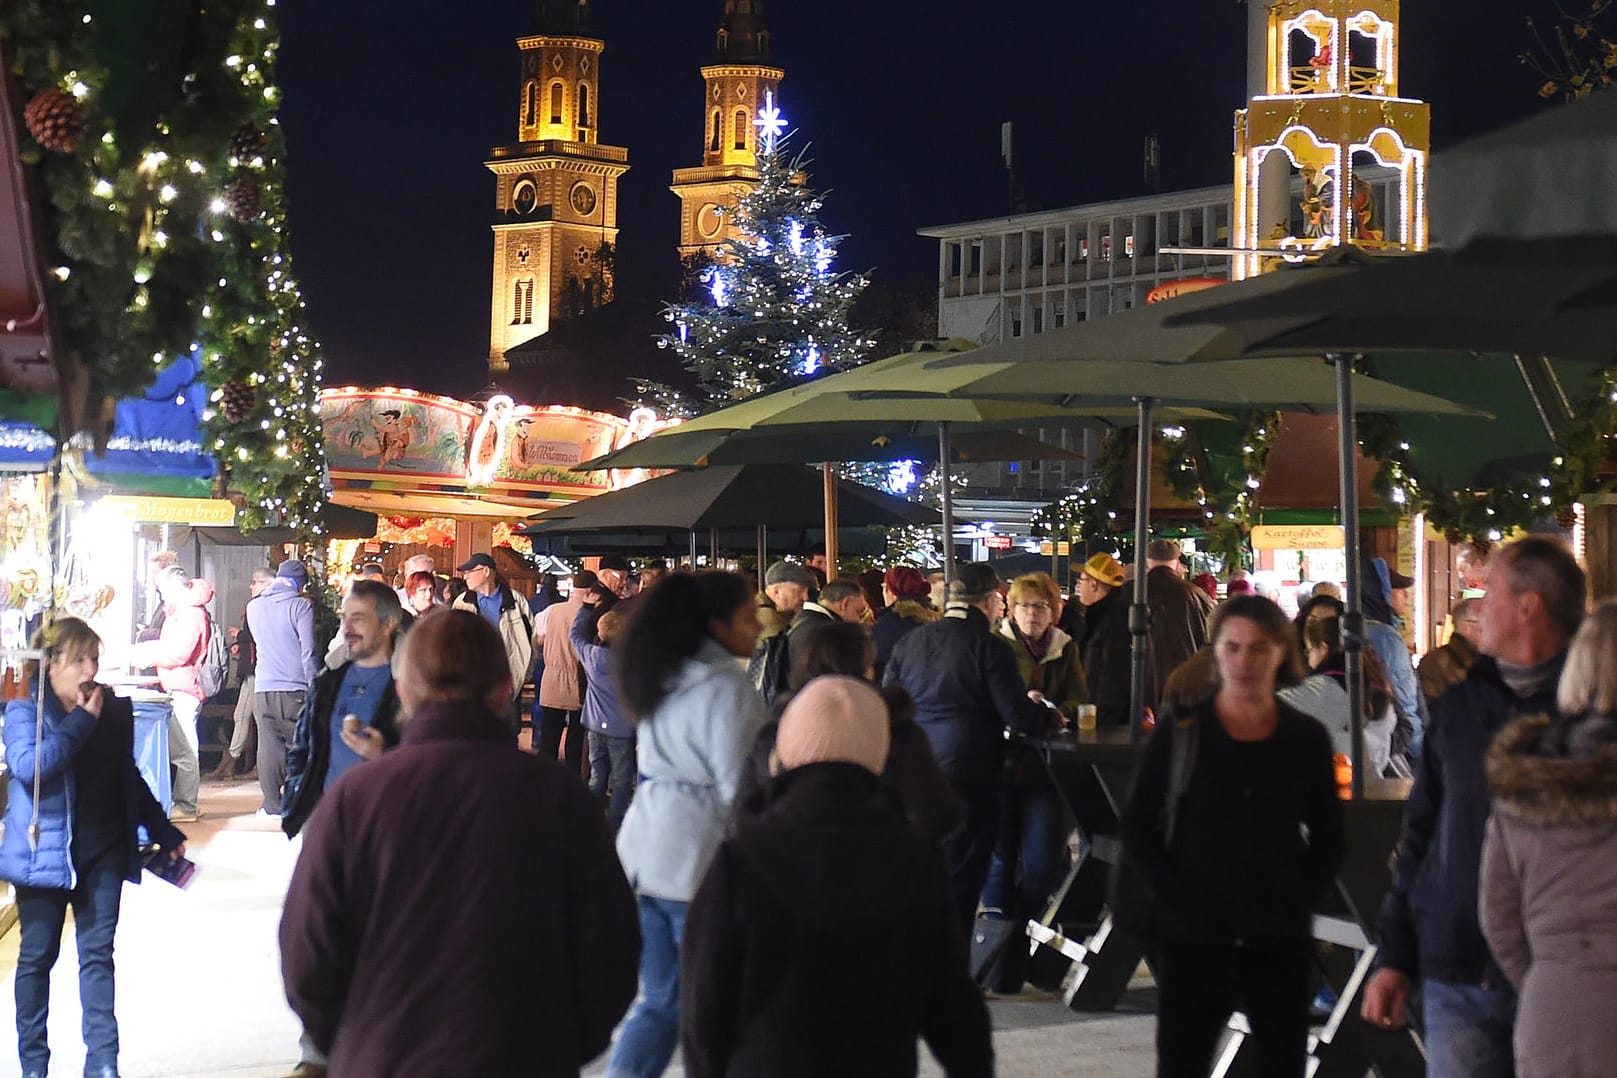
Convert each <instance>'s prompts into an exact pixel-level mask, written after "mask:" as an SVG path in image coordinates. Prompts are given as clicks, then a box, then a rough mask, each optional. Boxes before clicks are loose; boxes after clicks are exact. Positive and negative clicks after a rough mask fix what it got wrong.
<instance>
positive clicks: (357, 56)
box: [279, 0, 1550, 394]
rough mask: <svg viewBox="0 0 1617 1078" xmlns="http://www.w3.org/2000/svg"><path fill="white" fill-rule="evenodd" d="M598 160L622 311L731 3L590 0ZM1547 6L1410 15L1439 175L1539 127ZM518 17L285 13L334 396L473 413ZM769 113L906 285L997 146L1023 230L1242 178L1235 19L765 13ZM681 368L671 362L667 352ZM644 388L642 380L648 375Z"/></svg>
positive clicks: (968, 202)
mask: <svg viewBox="0 0 1617 1078" xmlns="http://www.w3.org/2000/svg"><path fill="white" fill-rule="evenodd" d="M591 6H592V9H593V14H592V18H593V24H594V29H595V35H596V36H597V37H600V38H601V39H603V40H604V41H605V42H606V51H605V53H604V55H603V57H602V81H601V91H600V95H601V100H600V103H599V116H600V139H601V141H602V142H603V143H611V144H614V145H619V146H626V147H628V150H629V163H630V166H631V168H630V171H629V172H628V174H627V175H625V176H624V177H623V179H622V180H621V181H620V184H619V194H620V199H621V207H620V211H619V217H618V224H619V227H620V229H621V234H620V246H619V256H618V273H619V283H620V290H633V291H636V292H638V293H639V294H644V295H656V296H663V295H667V294H669V291H670V286H669V282H670V281H671V280H672V279H673V277H674V275H675V271H676V262H675V256H674V245H675V243H676V242H677V238H678V205H679V204H678V200H677V199H676V198H675V197H674V196H673V195H672V194H671V193H670V192H669V191H668V189H667V188H668V183H669V181H670V172H671V170H672V169H674V168H676V167H685V166H689V165H696V164H700V163H701V148H702V144H701V139H702V125H703V112H702V92H703V83H702V79H701V75H700V73H699V71H698V68H700V67H701V65H703V64H705V63H709V62H711V60H712V49H713V32H714V29H715V28H716V26H717V24H718V17H719V14H720V12H721V11H722V9H723V3H722V0H596V2H595V3H593V4H592V5H591ZM1549 7H1550V3H1549V0H1466V2H1465V3H1463V4H1462V3H1455V2H1454V0H1412V2H1406V3H1405V4H1404V6H1403V42H1404V45H1403V54H1402V55H1403V67H1402V72H1401V74H1402V80H1403V90H1404V93H1405V94H1406V95H1408V96H1413V97H1419V98H1422V99H1425V100H1427V101H1430V102H1431V103H1432V106H1433V109H1432V112H1433V140H1434V144H1435V147H1436V149H1437V150H1438V151H1441V150H1442V148H1443V147H1444V146H1446V145H1450V144H1452V143H1453V142H1455V141H1456V140H1458V139H1461V138H1464V137H1466V136H1468V135H1472V134H1476V133H1478V132H1481V131H1485V130H1487V129H1489V128H1492V127H1495V126H1498V125H1499V124H1501V123H1504V122H1506V121H1508V120H1511V119H1516V118H1519V117H1521V116H1523V115H1526V114H1528V113H1530V112H1532V111H1533V110H1535V109H1537V108H1540V107H1542V103H1541V102H1540V101H1539V99H1538V98H1537V96H1536V93H1535V90H1536V87H1537V86H1538V84H1539V82H1540V81H1541V80H1540V79H1538V78H1537V77H1536V76H1535V75H1533V74H1532V73H1531V72H1530V71H1528V70H1527V69H1526V68H1524V67H1523V66H1522V65H1521V64H1520V63H1518V62H1517V60H1516V57H1517V55H1518V54H1519V53H1521V52H1522V51H1523V50H1524V49H1526V48H1527V47H1528V46H1529V45H1530V43H1531V38H1530V36H1529V34H1528V31H1527V28H1526V26H1525V22H1524V16H1525V15H1526V14H1527V13H1529V12H1534V13H1542V11H1543V10H1545V9H1548V8H1549ZM530 13H531V4H530V3H528V2H525V0H461V2H445V0H389V3H387V4H385V5H383V4H378V3H376V2H375V0H284V2H283V4H282V7H281V17H282V30H283V44H282V51H281V63H280V72H279V74H280V80H281V84H282V88H283V90H284V93H285V98H284V100H285V105H284V109H283V111H282V116H281V119H282V123H283V124H284V125H285V129H286V135H287V141H288V147H289V149H288V162H287V164H288V172H289V179H288V184H289V195H290V199H291V221H292V232H293V251H294V257H295V260H296V269H297V273H298V276H299V277H300V278H301V279H302V283H303V289H304V295H305V298H306V300H307V302H308V305H309V307H310V311H311V322H312V324H313V327H314V329H315V331H316V332H317V333H318V334H319V336H320V337H321V338H322V340H323V341H324V344H325V349H326V358H327V364H328V371H327V381H328V384H332V385H341V384H346V383H349V382H360V383H370V384H376V383H383V382H386V383H392V384H401V385H411V386H415V387H417V388H421V389H428V390H435V391H439V392H454V393H459V394H468V393H470V392H472V391H474V390H476V389H477V388H479V387H481V386H482V385H483V384H484V383H486V381H487V374H486V365H485V364H486V359H487V354H488V289H489V273H490V268H489V259H490V255H491V250H492V241H491V236H490V232H489V227H488V226H489V223H490V219H491V216H492V209H491V207H492V205H493V182H494V181H493V177H492V176H491V174H490V173H489V172H488V171H487V169H485V168H484V167H483V161H484V160H485V159H486V158H487V155H488V150H489V148H490V147H491V146H494V145H496V144H500V143H507V142H512V141H514V140H515V135H516V126H515V122H516V101H517V94H518V90H517V48H516V44H515V39H516V38H517V37H518V36H520V35H523V34H526V33H529V32H531V21H530V19H531V14H530ZM769 17H770V23H771V29H772V31H773V35H774V39H773V62H774V63H775V64H776V65H777V66H779V67H782V68H784V69H785V71H786V79H785V81H784V83H783V84H782V87H781V98H782V100H781V104H782V108H783V110H784V111H785V113H786V116H787V118H788V120H790V121H791V123H792V125H793V126H794V128H795V129H796V130H797V132H798V134H797V142H798V144H801V143H803V142H809V143H811V144H812V145H811V150H810V152H811V155H812V157H813V159H814V165H813V176H812V182H813V183H814V185H815V186H816V188H817V189H819V190H820V191H822V192H827V193H828V196H829V197H828V199H827V204H826V208H825V211H824V213H823V215H822V217H823V220H824V222H825V224H826V226H827V227H828V228H829V229H830V230H832V231H834V232H838V233H845V234H847V239H846V241H845V242H844V244H843V248H842V259H841V263H840V264H841V265H843V266H844V267H849V268H859V269H868V270H871V271H873V275H874V276H875V277H876V279H877V280H878V281H880V282H883V283H886V284H889V285H894V286H897V285H899V284H902V283H903V282H905V281H912V280H915V279H917V278H919V279H921V280H925V281H931V280H932V279H933V278H934V276H935V273H936V259H937V247H936V241H933V240H926V239H922V238H920V237H917V236H916V235H915V229H917V228H919V227H923V226H926V225H933V224H945V223H950V222H955V221H961V220H968V219H971V218H976V217H988V216H997V215H1000V214H1003V213H1006V212H1007V211H1008V210H1009V209H1010V208H1011V202H1010V197H1011V196H1010V192H1009V190H1008V184H1007V178H1006V174H1005V172H1004V169H1003V168H1002V166H1001V162H1000V156H999V150H1000V123H1001V121H1004V120H1012V121H1014V122H1015V124H1016V165H1017V188H1018V194H1019V196H1020V199H1021V203H1022V206H1023V208H1026V209H1046V208H1053V207H1059V206H1069V205H1074V204H1078V203H1083V202H1093V201H1100V200H1104V199H1111V198H1126V197H1131V196H1137V195H1140V194H1144V193H1146V189H1145V186H1144V182H1143V179H1142V175H1141V172H1142V170H1141V151H1142V144H1143V139H1144V136H1145V135H1146V134H1147V133H1148V132H1156V133H1157V134H1158V136H1159V137H1160V140H1161V161H1162V180H1161V183H1162V190H1165V191H1166V190H1175V189H1181V188H1188V187H1198V186H1204V185H1210V184H1216V183H1228V182H1229V181H1230V174H1231V163H1230V147H1231V124H1232V116H1233V112H1234V110H1235V109H1236V108H1238V107H1240V106H1241V105H1242V104H1243V102H1244V98H1245V83H1246V46H1245V43H1246V8H1245V7H1244V6H1242V5H1241V4H1239V3H1237V2H1235V0H1114V2H1112V3H1102V2H1100V0H1012V2H1005V0H1000V2H998V3H988V2H966V0H772V2H771V3H770V9H769ZM668 355H669V360H670V362H673V357H672V353H669V354H668ZM646 373H648V374H655V373H656V372H646Z"/></svg>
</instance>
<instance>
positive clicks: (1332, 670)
mask: <svg viewBox="0 0 1617 1078" xmlns="http://www.w3.org/2000/svg"><path fill="white" fill-rule="evenodd" d="M1303 642H1304V646H1305V648H1306V651H1305V654H1306V656H1307V659H1308V669H1309V671H1310V673H1309V675H1308V677H1306V678H1304V679H1303V680H1302V681H1301V682H1300V683H1298V684H1296V685H1292V686H1290V687H1288V688H1284V689H1281V690H1280V699H1281V700H1283V701H1285V702H1286V703H1288V704H1290V705H1291V706H1292V707H1294V708H1296V709H1297V710H1298V711H1301V712H1302V713H1303V714H1304V715H1312V716H1313V717H1314V718H1316V719H1318V720H1319V721H1320V722H1322V723H1324V724H1325V729H1326V730H1328V731H1330V735H1331V747H1332V748H1334V749H1335V750H1336V752H1337V753H1339V754H1340V755H1343V756H1350V757H1351V756H1352V755H1353V722H1352V719H1353V716H1352V714H1351V713H1350V712H1349V711H1348V691H1347V656H1346V655H1345V654H1344V652H1343V650H1342V621H1341V619H1340V618H1331V617H1318V618H1315V619H1313V620H1312V621H1309V622H1308V623H1307V624H1306V625H1305V626H1304V628H1303ZM1360 659H1361V661H1362V662H1363V663H1364V687H1365V694H1364V719H1363V722H1362V724H1361V725H1360V728H1359V729H1360V734H1359V736H1360V737H1361V738H1363V740H1364V759H1365V762H1366V763H1367V764H1368V765H1369V771H1368V774H1369V775H1370V776H1372V777H1381V776H1383V775H1386V774H1387V769H1388V767H1389V766H1392V765H1393V758H1392V735H1393V731H1394V730H1395V729H1397V726H1398V715H1397V712H1395V711H1394V710H1393V706H1392V684H1391V683H1390V682H1388V680H1387V674H1386V671H1385V670H1383V669H1382V667H1381V660H1380V659H1378V658H1377V657H1376V653H1375V652H1373V651H1370V650H1368V649H1366V650H1365V651H1363V652H1361V653H1360ZM1402 764H1403V761H1402V759H1401V758H1400V759H1399V761H1398V766H1399V767H1402ZM1395 777H1399V778H1409V777H1410V776H1409V775H1408V774H1407V773H1405V774H1400V775H1397V776H1395Z"/></svg>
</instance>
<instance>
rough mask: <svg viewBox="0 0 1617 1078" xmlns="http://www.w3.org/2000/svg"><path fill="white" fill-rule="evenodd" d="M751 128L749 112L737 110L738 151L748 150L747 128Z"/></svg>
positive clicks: (736, 144) (736, 145) (736, 143)
mask: <svg viewBox="0 0 1617 1078" xmlns="http://www.w3.org/2000/svg"><path fill="white" fill-rule="evenodd" d="M749 126H750V121H748V119H747V110H746V109H736V142H735V147H736V149H738V150H745V149H746V148H747V128H748V127H749Z"/></svg>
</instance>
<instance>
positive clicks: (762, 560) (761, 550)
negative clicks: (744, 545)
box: [757, 524, 769, 591]
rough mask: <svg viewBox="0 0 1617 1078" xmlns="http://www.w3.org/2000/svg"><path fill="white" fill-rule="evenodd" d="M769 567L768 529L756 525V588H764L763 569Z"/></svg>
mask: <svg viewBox="0 0 1617 1078" xmlns="http://www.w3.org/2000/svg"><path fill="white" fill-rule="evenodd" d="M767 568H769V529H768V527H767V526H766V525H763V524H760V525H758V572H757V577H758V590H759V591H763V590H764V570H765V569H767Z"/></svg>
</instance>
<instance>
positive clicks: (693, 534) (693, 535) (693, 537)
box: [691, 528, 696, 573]
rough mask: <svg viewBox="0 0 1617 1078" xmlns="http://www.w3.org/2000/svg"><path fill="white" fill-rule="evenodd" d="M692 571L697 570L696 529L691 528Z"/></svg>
mask: <svg viewBox="0 0 1617 1078" xmlns="http://www.w3.org/2000/svg"><path fill="white" fill-rule="evenodd" d="M691 572H693V573H694V572H696V529H695V528H692V529H691Z"/></svg>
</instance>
